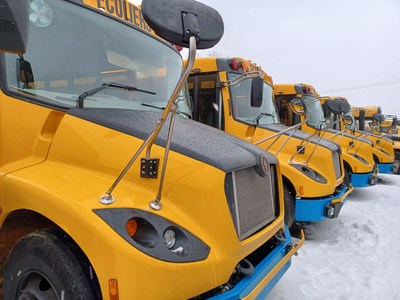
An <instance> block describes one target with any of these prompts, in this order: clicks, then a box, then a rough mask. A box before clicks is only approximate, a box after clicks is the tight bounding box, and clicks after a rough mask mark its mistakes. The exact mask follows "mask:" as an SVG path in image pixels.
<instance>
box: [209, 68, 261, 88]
mask: <svg viewBox="0 0 400 300" xmlns="http://www.w3.org/2000/svg"><path fill="white" fill-rule="evenodd" d="M261 75H262V74H261V72H260V71H254V72H247V73H243V74H241V75H240V76H238V77H237V78H235V79H233V80H228V81H221V82H219V83H217V84H216V85H215V86H216V87H217V88H221V87H226V86H234V85H237V84H239V83H241V82H242V81H244V80H246V79H249V78H254V77H261Z"/></svg>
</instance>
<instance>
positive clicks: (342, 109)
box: [325, 99, 350, 115]
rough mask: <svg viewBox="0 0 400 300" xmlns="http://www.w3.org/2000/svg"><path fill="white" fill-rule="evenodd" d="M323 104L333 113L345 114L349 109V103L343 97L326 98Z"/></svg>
mask: <svg viewBox="0 0 400 300" xmlns="http://www.w3.org/2000/svg"><path fill="white" fill-rule="evenodd" d="M325 104H326V107H327V108H328V110H329V111H330V112H332V113H333V114H335V115H341V114H347V113H348V112H349V111H350V104H349V102H347V101H346V100H344V99H335V100H327V101H326V102H325Z"/></svg>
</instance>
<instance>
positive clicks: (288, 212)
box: [283, 184, 295, 228]
mask: <svg viewBox="0 0 400 300" xmlns="http://www.w3.org/2000/svg"><path fill="white" fill-rule="evenodd" d="M294 198H295V197H294V194H293V192H292V191H291V190H290V189H289V188H288V187H287V185H286V184H284V185H283V199H284V202H285V224H286V225H287V226H288V227H289V228H290V227H292V225H293V222H294V200H295V199H294Z"/></svg>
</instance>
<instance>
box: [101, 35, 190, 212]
mask: <svg viewBox="0 0 400 300" xmlns="http://www.w3.org/2000/svg"><path fill="white" fill-rule="evenodd" d="M189 44H190V46H189V57H188V60H187V63H186V66H185V68H184V70H183V71H182V73H181V78H180V79H179V81H178V83H177V85H176V87H175V90H174V92H173V93H172V95H171V97H170V99H169V101H168V103H167V105H166V107H165V109H164V111H163V113H162V115H161V117H160V119H159V120H158V122H157V125H156V128H155V129H154V130H153V132H152V133H150V135H149V136H148V137H147V138H146V140H145V141H143V143H142V145H141V146H140V147H139V149H138V150H137V151H136V153H135V155H134V156H133V157H132V158H131V160H130V161H129V162H128V164H127V165H126V167H125V168H124V169H123V170H122V172H121V174H120V175H119V176H118V178H117V179H116V180H115V181H114V183H113V184H112V185H111V187H110V188H109V189H108V190H107V192H106V194H105V195H104V196H102V197H100V199H99V201H100V203H102V204H105V205H107V204H112V203H114V202H115V198H114V197H113V196H112V192H113V191H114V189H115V188H116V187H117V185H118V184H119V182H120V181H121V180H122V178H123V177H124V176H125V174H126V173H127V172H128V170H129V169H130V168H131V166H132V165H133V163H134V162H135V161H136V159H137V158H138V157H139V155H140V153H142V151H143V150H144V148H146V146H147V147H148V148H147V154H150V150H151V146H152V145H153V143H154V141H155V140H156V138H157V136H158V134H159V132H160V130H161V128H162V127H163V125H164V123H165V121H166V119H167V117H168V114H169V113H170V111H171V109H172V106H173V104H174V102H175V99H176V98H177V96H178V94H179V92H180V90H181V88H182V86H183V84H184V83H185V82H186V80H187V78H188V77H189V74H190V71H191V69H192V68H193V65H194V60H195V58H196V48H197V45H196V38H195V37H194V36H192V37H190V40H189ZM172 123H173V122H172ZM169 138H171V135H170V136H169ZM168 143H169V141H168V137H167V144H168ZM166 152H167V151H166ZM166 154H167V156H166V157H164V160H166V159H167V158H168V152H167V153H166ZM165 167H166V161H164V166H163V169H164V168H165ZM163 171H165V170H163ZM163 178H164V176H163ZM163 178H162V179H163ZM162 182H163V180H162V181H161V182H160V184H161V185H160V188H159V193H160V192H161V189H162Z"/></svg>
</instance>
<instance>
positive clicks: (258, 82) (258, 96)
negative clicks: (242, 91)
mask: <svg viewBox="0 0 400 300" xmlns="http://www.w3.org/2000/svg"><path fill="white" fill-rule="evenodd" d="M263 94H264V79H263V78H261V77H254V78H252V79H251V98H250V105H251V107H261V105H262V101H263Z"/></svg>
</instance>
